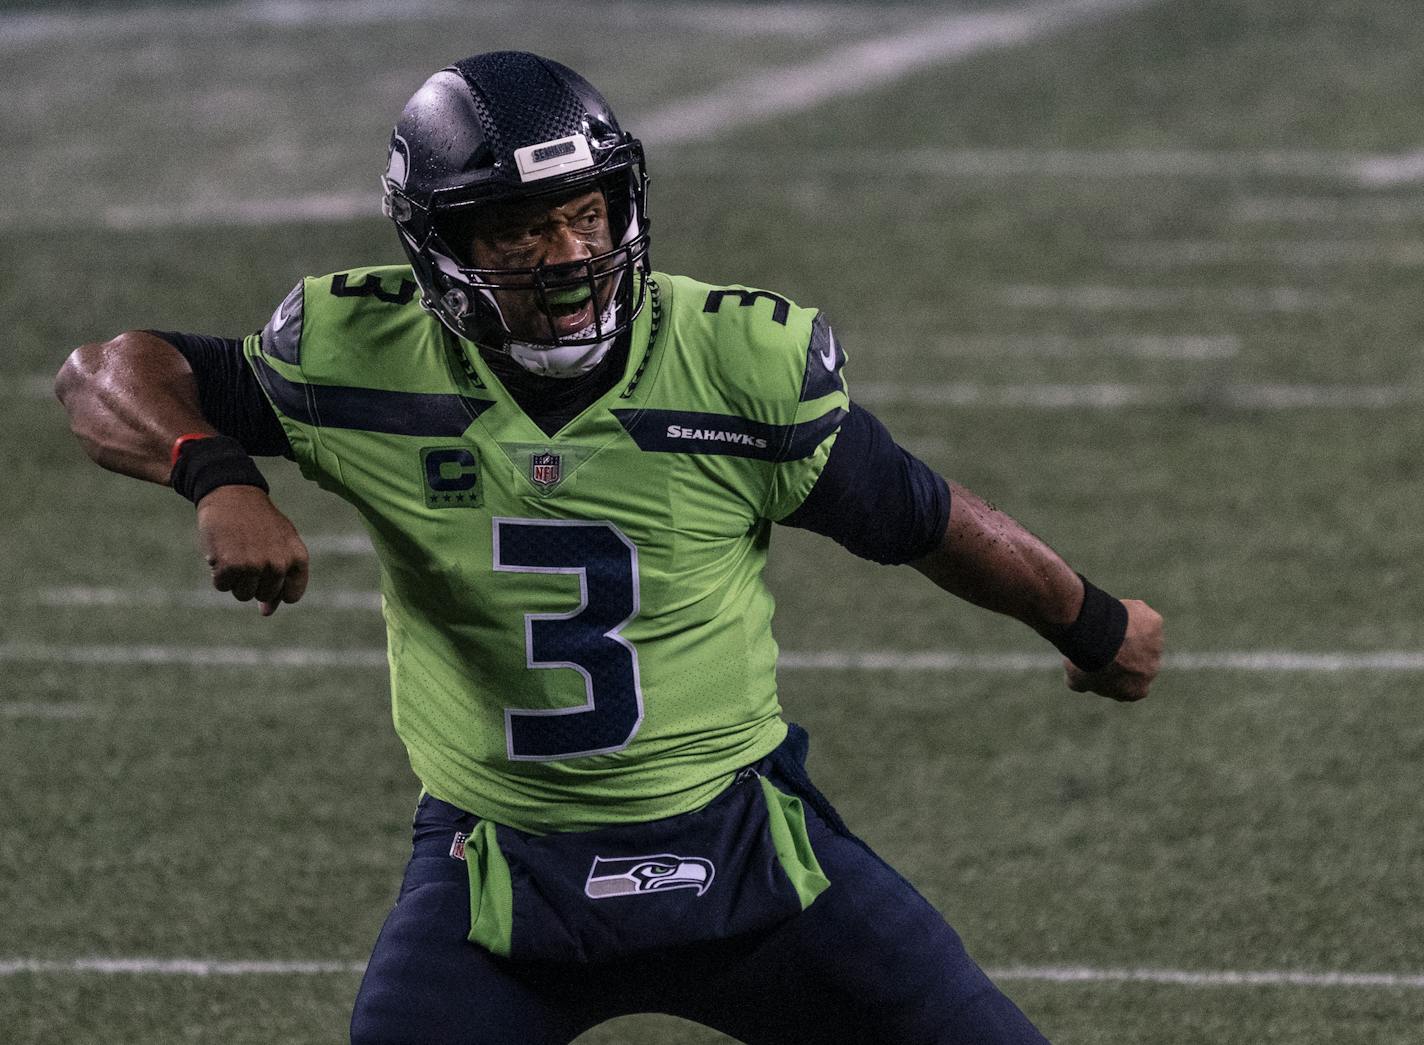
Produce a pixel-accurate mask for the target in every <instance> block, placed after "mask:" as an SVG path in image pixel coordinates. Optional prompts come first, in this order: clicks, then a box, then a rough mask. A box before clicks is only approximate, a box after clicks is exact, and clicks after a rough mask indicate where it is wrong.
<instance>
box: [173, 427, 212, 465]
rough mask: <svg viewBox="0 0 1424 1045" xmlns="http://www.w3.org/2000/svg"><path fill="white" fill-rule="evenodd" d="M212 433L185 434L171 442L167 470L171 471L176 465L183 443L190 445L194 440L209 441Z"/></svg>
mask: <svg viewBox="0 0 1424 1045" xmlns="http://www.w3.org/2000/svg"><path fill="white" fill-rule="evenodd" d="M212 437H213V433H212V432H185V433H183V434H182V435H180V436H179V437H178V438H177V439H175V440H173V449H172V450H170V451H169V452H168V468H169V470H170V471H171V470H172V469H173V468H175V467H177V465H178V454H179V453H180V452H181V451H182V450H183V444H184V443H191V442H192V441H193V440H194V439H211V438H212Z"/></svg>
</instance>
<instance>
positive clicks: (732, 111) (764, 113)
mask: <svg viewBox="0 0 1424 1045" xmlns="http://www.w3.org/2000/svg"><path fill="white" fill-rule="evenodd" d="M1151 2H1153V0H1060V2H1056V3H1037V4H1030V5H1027V6H1023V7H1014V8H1009V9H1007V10H1005V9H998V10H988V11H982V12H976V13H973V14H964V13H958V14H953V15H948V16H942V17H939V18H932V19H927V20H925V21H923V22H921V23H919V24H918V25H915V26H913V27H912V28H910V29H907V30H905V31H903V32H897V33H890V34H886V35H884V36H878V37H873V38H871V39H868V40H862V41H859V42H857V43H853V44H847V45H845V46H842V47H837V48H833V49H832V50H830V51H828V52H826V53H825V54H822V55H820V56H818V57H816V58H813V59H811V60H809V61H806V62H803V63H800V64H797V65H788V66H782V67H780V68H774V69H763V70H759V71H753V72H748V73H745V74H742V75H739V76H736V77H735V78H734V79H732V80H731V81H729V82H728V83H726V84H723V85H722V86H720V87H717V88H715V89H713V90H711V91H709V92H707V93H706V94H703V95H699V96H697V97H694V98H688V99H684V100H682V101H680V102H674V103H672V104H671V105H669V106H667V107H666V108H663V109H658V110H656V111H654V112H652V113H649V114H647V115H645V116H643V117H641V118H639V119H638V120H637V121H636V127H637V133H638V136H639V137H640V138H644V139H646V140H647V141H649V142H651V143H654V144H658V145H669V144H674V143H680V142H690V141H701V140H704V139H706V138H710V137H712V136H713V135H715V134H717V133H718V132H720V131H723V130H725V129H727V128H729V127H738V126H744V125H746V124H748V123H753V122H757V121H761V120H767V119H772V118H775V117H778V116H785V115H788V114H790V113H796V112H804V111H805V110H807V109H811V108H814V107H815V106H817V105H820V104H822V103H823V102H827V101H830V100H832V99H835V98H843V97H846V96H849V95H855V94H861V93H863V92H865V91H868V90H872V89H875V88H878V87H884V86H886V85H887V84H892V83H894V82H896V81H898V80H901V79H904V78H905V77H907V76H910V75H912V74H914V73H917V72H920V71H922V70H924V69H929V68H933V67H937V66H944V65H948V64H950V63H953V62H956V61H961V60H963V59H965V58H969V57H972V56H974V55H977V54H982V53H984V52H987V51H993V50H997V49H1000V48H1007V47H1017V46H1019V45H1021V44H1025V43H1028V42H1030V41H1032V40H1036V39H1039V38H1042V37H1045V36H1049V35H1052V34H1053V33H1056V32H1060V31H1062V30H1064V29H1068V28H1071V27H1072V26H1075V25H1079V24H1082V23H1086V22H1090V21H1094V20H1097V19H1100V18H1104V17H1107V16H1110V15H1113V14H1117V13H1119V12H1122V11H1130V10H1133V9H1134V8H1140V7H1144V6H1147V4H1148V3H1151Z"/></svg>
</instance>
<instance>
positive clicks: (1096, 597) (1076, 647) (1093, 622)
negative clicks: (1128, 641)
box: [1053, 573, 1127, 671]
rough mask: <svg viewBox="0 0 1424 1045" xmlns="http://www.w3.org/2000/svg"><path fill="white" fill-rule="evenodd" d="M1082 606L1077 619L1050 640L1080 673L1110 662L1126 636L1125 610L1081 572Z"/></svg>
mask: <svg viewBox="0 0 1424 1045" xmlns="http://www.w3.org/2000/svg"><path fill="white" fill-rule="evenodd" d="M1078 579H1079V580H1080V581H1082V582H1083V607H1082V609H1080V610H1079V611H1078V619H1077V620H1075V621H1074V622H1073V623H1072V624H1070V625H1068V626H1067V627H1066V628H1064V629H1063V631H1062V633H1061V634H1059V635H1057V636H1055V637H1054V638H1053V644H1054V645H1055V646H1057V647H1058V652H1060V653H1062V654H1063V655H1064V656H1065V657H1067V658H1068V659H1069V660H1071V661H1072V662H1073V663H1074V664H1076V665H1077V666H1078V667H1080V668H1082V669H1083V670H1084V671H1102V670H1103V668H1105V667H1107V666H1108V665H1109V664H1111V663H1112V662H1113V658H1114V657H1116V656H1117V651H1118V650H1120V649H1121V648H1122V640H1123V639H1124V638H1125V637H1126V635H1127V607H1126V606H1124V605H1123V604H1122V602H1121V601H1120V600H1118V599H1115V598H1113V597H1112V596H1111V595H1109V594H1108V593H1107V592H1105V591H1103V590H1102V589H1101V588H1099V587H1097V586H1095V585H1094V584H1093V583H1092V582H1091V581H1089V580H1088V578H1086V577H1084V576H1083V575H1082V574H1081V573H1080V574H1078Z"/></svg>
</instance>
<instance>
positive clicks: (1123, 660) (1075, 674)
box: [1063, 599, 1162, 701]
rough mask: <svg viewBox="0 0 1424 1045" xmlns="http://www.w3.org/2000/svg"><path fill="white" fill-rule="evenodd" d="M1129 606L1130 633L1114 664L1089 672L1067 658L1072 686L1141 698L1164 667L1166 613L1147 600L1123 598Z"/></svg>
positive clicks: (1115, 696)
mask: <svg viewBox="0 0 1424 1045" xmlns="http://www.w3.org/2000/svg"><path fill="white" fill-rule="evenodd" d="M1122 604H1123V605H1124V606H1126V607H1127V634H1126V635H1124V636H1123V640H1122V647H1121V648H1120V649H1119V650H1118V651H1117V656H1116V657H1114V658H1113V661H1112V663H1111V664H1109V665H1108V666H1107V667H1105V668H1103V669H1101V670H1100V671H1093V672H1088V671H1084V670H1083V669H1082V668H1080V667H1078V666H1077V665H1076V664H1074V663H1073V662H1072V661H1070V660H1068V659H1066V658H1065V659H1064V661H1063V671H1064V673H1065V675H1066V676H1067V679H1066V680H1067V683H1068V688H1069V689H1071V690H1074V691H1075V692H1078V693H1098V694H1100V695H1102V696H1104V697H1111V698H1112V699H1113V700H1124V701H1131V700H1141V699H1142V698H1143V697H1145V696H1147V691H1148V689H1149V688H1150V687H1151V685H1152V680H1153V679H1154V678H1156V677H1157V672H1158V671H1160V670H1161V668H1162V615H1161V614H1159V613H1158V612H1157V611H1156V610H1154V609H1153V608H1152V607H1151V606H1149V605H1147V603H1145V602H1140V601H1138V600H1137V599H1123V600H1122Z"/></svg>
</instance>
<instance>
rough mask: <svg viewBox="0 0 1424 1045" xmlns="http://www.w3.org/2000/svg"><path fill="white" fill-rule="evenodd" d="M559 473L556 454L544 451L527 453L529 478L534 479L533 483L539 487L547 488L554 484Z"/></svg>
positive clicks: (557, 479) (560, 470) (560, 471)
mask: <svg viewBox="0 0 1424 1045" xmlns="http://www.w3.org/2000/svg"><path fill="white" fill-rule="evenodd" d="M561 473H562V469H561V468H560V467H559V455H558V454H551V453H549V452H548V451H545V452H544V453H536V454H530V455H529V478H531V479H533V480H534V485H535V486H537V487H539V489H541V490H547V489H549V488H550V487H551V486H554V485H556V484H557V483H558V481H559V476H560V474H561Z"/></svg>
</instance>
